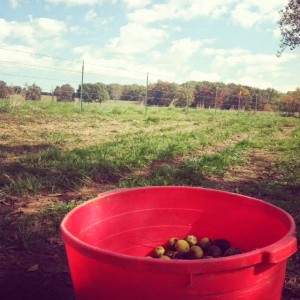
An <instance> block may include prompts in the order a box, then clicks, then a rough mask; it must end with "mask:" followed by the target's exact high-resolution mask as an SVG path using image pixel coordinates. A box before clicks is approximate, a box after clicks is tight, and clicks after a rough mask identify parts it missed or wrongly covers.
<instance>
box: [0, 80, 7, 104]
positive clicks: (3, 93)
mask: <svg viewBox="0 0 300 300" xmlns="http://www.w3.org/2000/svg"><path fill="white" fill-rule="evenodd" d="M8 96H9V87H8V86H7V85H6V82H4V81H2V80H0V99H6V98H8Z"/></svg>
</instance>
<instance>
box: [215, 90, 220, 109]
mask: <svg viewBox="0 0 300 300" xmlns="http://www.w3.org/2000/svg"><path fill="white" fill-rule="evenodd" d="M218 90H219V87H218V86H217V87H216V99H215V112H217V99H218Z"/></svg>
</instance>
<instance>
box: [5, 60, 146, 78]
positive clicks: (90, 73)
mask: <svg viewBox="0 0 300 300" xmlns="http://www.w3.org/2000/svg"><path fill="white" fill-rule="evenodd" d="M0 63H3V64H13V65H21V66H27V67H34V68H42V69H50V70H56V71H61V72H69V73H77V74H81V71H75V70H70V69H62V68H55V67H49V66H42V65H33V64H26V63H21V62H13V61H8V60H1V61H0ZM84 74H85V75H95V76H104V77H112V78H119V79H132V80H138V81H142V79H137V78H134V77H128V76H127V77H125V76H115V75H107V74H103V73H94V72H84Z"/></svg>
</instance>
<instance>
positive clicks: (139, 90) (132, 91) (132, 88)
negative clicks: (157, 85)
mask: <svg viewBox="0 0 300 300" xmlns="http://www.w3.org/2000/svg"><path fill="white" fill-rule="evenodd" d="M145 96H146V87H144V86H142V85H138V84H131V85H125V86H124V89H123V93H122V96H121V100H126V101H143V100H144V99H145Z"/></svg>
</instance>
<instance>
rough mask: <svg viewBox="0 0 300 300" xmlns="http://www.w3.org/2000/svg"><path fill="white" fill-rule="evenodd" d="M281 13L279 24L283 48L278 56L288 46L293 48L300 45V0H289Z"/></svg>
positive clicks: (281, 47)
mask: <svg viewBox="0 0 300 300" xmlns="http://www.w3.org/2000/svg"><path fill="white" fill-rule="evenodd" d="M280 14H281V18H280V20H279V22H278V24H279V28H280V31H281V43H280V49H281V50H279V51H278V56H280V55H281V54H282V53H283V51H284V50H285V49H286V47H289V48H290V49H291V50H293V49H295V48H296V47H298V46H299V45H300V0H289V2H288V4H287V5H286V6H285V8H284V9H282V10H281V11H280Z"/></svg>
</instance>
